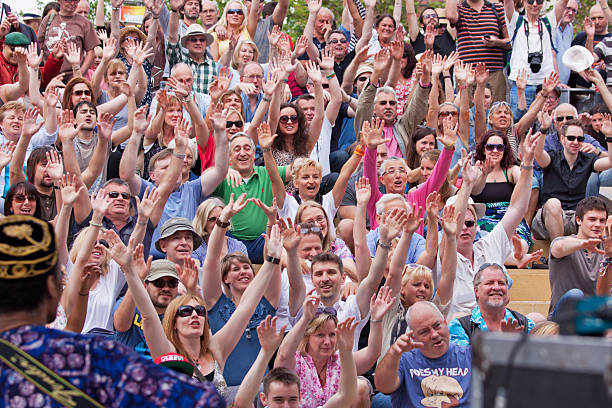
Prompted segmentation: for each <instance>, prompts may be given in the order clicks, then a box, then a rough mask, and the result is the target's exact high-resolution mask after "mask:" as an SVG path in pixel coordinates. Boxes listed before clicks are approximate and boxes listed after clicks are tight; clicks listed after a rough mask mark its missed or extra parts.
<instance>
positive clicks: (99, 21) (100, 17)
mask: <svg viewBox="0 0 612 408" xmlns="http://www.w3.org/2000/svg"><path fill="white" fill-rule="evenodd" d="M105 11H106V10H104V1H100V0H97V1H96V18H95V24H96V27H103V26H104V20H105V15H104V14H105ZM111 21H112V14H111Z"/></svg>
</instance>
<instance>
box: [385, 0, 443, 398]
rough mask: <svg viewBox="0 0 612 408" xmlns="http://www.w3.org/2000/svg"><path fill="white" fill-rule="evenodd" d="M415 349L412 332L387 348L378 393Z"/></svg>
mask: <svg viewBox="0 0 612 408" xmlns="http://www.w3.org/2000/svg"><path fill="white" fill-rule="evenodd" d="M451 1H452V2H455V0H448V2H447V3H446V7H447V8H446V10H447V13H448V3H450V2H451ZM417 347H423V343H420V342H416V341H414V340H413V338H412V330H409V331H408V332H406V333H404V334H402V335H401V336H399V337H398V339H397V340H396V341H395V343H393V345H392V346H391V347H389V350H388V351H387V354H385V356H384V357H383V359H382V360H381V361H380V363H378V366H377V367H376V372H375V373H374V374H375V375H374V384H375V385H376V389H377V390H378V391H380V392H384V393H385V394H391V393H392V392H393V391H395V390H397V389H398V388H399V386H400V378H399V374H398V373H399V366H400V360H401V358H402V354H403V353H407V352H409V351H410V350H412V349H414V348H417Z"/></svg>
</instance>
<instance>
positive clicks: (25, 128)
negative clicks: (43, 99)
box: [9, 108, 43, 185]
mask: <svg viewBox="0 0 612 408" xmlns="http://www.w3.org/2000/svg"><path fill="white" fill-rule="evenodd" d="M37 117H38V110H36V109H34V108H30V109H28V110H26V112H25V114H24V115H23V124H22V126H21V136H20V137H19V140H18V141H17V146H14V147H13V150H14V154H13V158H12V160H11V165H10V167H9V182H10V184H11V185H14V184H16V183H19V182H20V181H25V180H26V178H25V175H24V174H23V162H24V160H25V155H26V151H27V149H28V146H29V144H30V140H32V136H34V134H35V133H36V132H38V130H39V129H40V128H41V127H42V125H43V122H40V123H36V118H37ZM33 181H34V180H31V182H33Z"/></svg>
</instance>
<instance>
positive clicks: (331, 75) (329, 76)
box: [325, 72, 336, 79]
mask: <svg viewBox="0 0 612 408" xmlns="http://www.w3.org/2000/svg"><path fill="white" fill-rule="evenodd" d="M335 76H336V73H335V72H332V73H331V74H329V75H326V76H325V78H327V79H332V78H333V77H335Z"/></svg>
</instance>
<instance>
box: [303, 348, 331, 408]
mask: <svg viewBox="0 0 612 408" xmlns="http://www.w3.org/2000/svg"><path fill="white" fill-rule="evenodd" d="M295 373H296V374H297V375H298V377H300V398H301V407H302V408H318V407H321V406H323V405H325V403H326V402H327V401H328V400H329V399H330V398H331V397H332V395H334V394H335V393H336V392H338V386H339V385H340V355H339V354H338V352H337V351H336V352H335V353H334V354H332V355H331V356H330V357H329V359H328V360H327V369H326V371H325V387H321V382H320V381H319V374H318V373H317V367H316V366H315V364H314V361H313V359H312V357H311V356H310V354H306V355H303V354H302V353H300V352H299V351H296V352H295Z"/></svg>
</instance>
